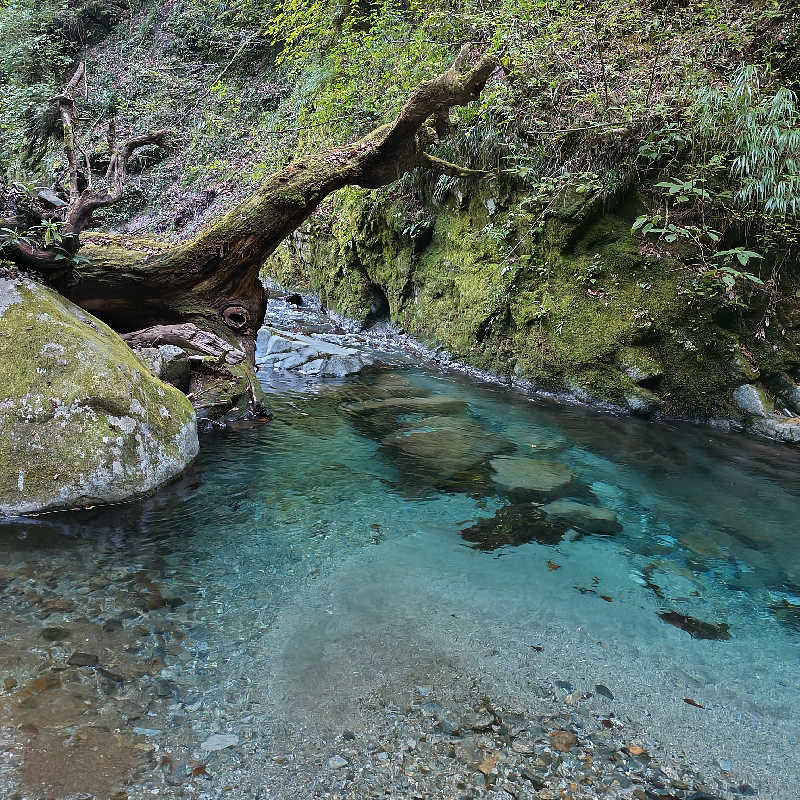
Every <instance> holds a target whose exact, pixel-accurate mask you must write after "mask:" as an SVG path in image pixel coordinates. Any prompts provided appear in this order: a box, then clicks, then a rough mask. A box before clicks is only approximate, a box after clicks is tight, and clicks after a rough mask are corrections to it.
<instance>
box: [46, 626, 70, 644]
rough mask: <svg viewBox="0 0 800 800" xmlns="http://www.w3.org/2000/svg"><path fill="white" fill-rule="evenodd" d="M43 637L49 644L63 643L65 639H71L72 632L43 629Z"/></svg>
mask: <svg viewBox="0 0 800 800" xmlns="http://www.w3.org/2000/svg"><path fill="white" fill-rule="evenodd" d="M41 636H42V638H43V639H45V640H46V641H48V642H61V641H63V640H64V639H69V637H70V636H71V634H70V632H69V631H68V630H67V629H66V628H59V627H55V626H53V627H48V628H42V632H41Z"/></svg>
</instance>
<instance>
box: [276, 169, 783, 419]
mask: <svg viewBox="0 0 800 800" xmlns="http://www.w3.org/2000/svg"><path fill="white" fill-rule="evenodd" d="M498 196H500V197H502V198H503V201H502V202H501V203H500V204H498V205H497V206H496V209H495V213H494V214H492V215H489V214H488V213H487V208H486V206H487V200H488V199H489V197H491V198H493V199H494V198H497V197H498ZM378 197H379V195H376V194H375V193H370V192H367V191H365V190H346V191H345V192H342V193H341V194H340V195H339V196H337V197H335V198H333V199H332V200H331V202H330V207H328V208H326V210H325V212H324V213H325V216H326V217H330V218H332V219H334V220H335V221H334V223H333V225H331V226H325V225H323V224H320V223H319V222H316V223H311V224H310V225H309V226H307V227H306V228H304V229H303V230H302V231H301V232H300V234H299V235H298V236H297V237H295V238H294V239H293V240H292V246H291V248H288V249H287V250H286V251H284V253H283V254H282V256H281V257H280V258H278V259H276V258H273V259H271V260H270V261H269V262H268V264H267V266H266V271H267V273H268V274H269V275H271V276H273V277H275V278H277V279H278V280H279V282H281V283H283V284H284V285H291V286H304V287H306V288H307V287H309V286H310V287H311V288H312V289H313V290H314V291H316V292H318V293H319V294H320V296H321V297H322V299H323V301H324V302H325V303H326V304H327V305H328V306H329V307H331V308H332V309H334V310H336V311H338V312H339V313H342V314H345V315H347V316H350V317H353V318H355V319H359V320H361V321H362V322H363V321H365V320H366V319H367V317H368V303H369V299H370V298H371V297H373V296H374V294H375V292H377V291H379V292H381V293H383V294H384V295H385V297H386V299H387V300H388V303H389V308H390V312H391V317H392V319H394V320H395V321H397V322H398V323H400V324H401V325H402V326H403V327H404V328H405V329H406V330H408V331H409V332H410V333H411V334H413V335H414V336H416V337H417V338H419V339H421V340H422V341H423V342H425V343H427V344H441V345H444V346H445V347H446V348H447V349H448V350H449V351H450V352H451V353H452V354H453V355H454V356H456V357H458V358H460V359H462V360H464V361H466V362H468V363H470V364H473V365H475V366H477V367H480V368H482V369H487V370H490V371H492V372H495V373H497V374H501V375H513V376H515V377H518V378H524V379H527V380H529V381H531V382H533V383H534V384H535V385H538V386H540V387H542V388H546V389H551V390H564V389H567V390H571V391H576V392H577V393H579V394H582V395H584V396H585V397H586V398H591V399H593V400H598V401H604V402H610V403H613V404H616V405H622V406H627V407H628V408H631V409H632V410H635V409H639V410H641V408H642V407H645V406H646V407H647V409H649V410H655V409H658V408H660V409H662V410H663V411H665V412H667V413H670V414H675V415H691V416H736V415H737V414H738V411H737V409H736V408H735V406H734V405H733V404H732V403H731V400H730V390H731V389H732V387H733V386H735V385H737V382H739V383H740V382H741V377H742V371H743V365H745V366H746V367H747V370H749V371H754V373H755V374H758V369H759V367H758V365H759V364H761V365H764V364H767V365H769V369H770V370H771V371H776V372H777V371H781V370H782V369H783V370H786V369H788V368H789V365H790V364H792V363H795V364H796V363H798V362H797V356H798V349H797V343H795V344H792V343H791V342H787V341H786V340H785V339H781V340H780V341H778V342H776V341H775V340H772V341H766V342H764V343H759V342H758V341H757V340H756V339H755V338H754V331H752V330H743V331H739V332H737V333H732V332H731V331H726V330H723V329H722V328H720V327H719V325H717V324H716V322H715V320H714V309H713V308H711V307H702V306H700V305H698V304H697V303H696V302H693V301H692V299H691V297H689V296H687V294H686V292H685V291H684V284H685V283H686V282H687V281H688V280H689V279H690V275H691V273H688V272H687V271H686V270H685V268H684V267H683V266H682V265H681V264H680V262H678V261H673V260H671V259H659V258H654V257H648V256H646V255H644V254H643V253H642V251H641V249H640V245H639V242H638V241H637V240H636V239H635V238H634V236H633V235H632V234H631V231H630V227H631V223H632V222H633V220H634V219H635V217H636V215H637V214H638V213H639V208H638V205H637V200H636V198H635V196H634V195H624V194H623V195H621V196H620V198H619V199H618V200H617V201H615V202H614V203H612V204H611V205H610V206H609V207H608V208H605V207H603V206H602V205H601V201H600V200H593V201H589V200H586V198H585V197H584V196H583V195H578V194H575V193H569V192H567V193H565V194H564V195H563V196H562V198H561V201H560V202H559V203H557V204H556V206H557V210H556V211H555V212H553V213H551V214H550V215H549V216H548V217H547V218H546V219H545V220H544V221H543V223H542V222H541V221H539V220H538V218H537V217H536V216H535V215H533V214H531V213H529V212H527V211H526V210H525V208H526V206H525V200H526V198H525V197H524V195H521V194H520V193H519V192H518V191H516V190H513V189H508V187H498V186H496V185H495V186H491V185H480V186H478V187H476V188H474V189H473V190H472V193H471V194H470V195H468V196H467V197H466V199H465V201H464V202H463V203H459V204H458V205H456V204H438V203H434V202H433V201H430V202H429V203H428V205H427V206H426V207H424V208H422V209H416V210H414V209H409V206H408V203H407V202H406V200H405V199H403V200H395V201H394V202H381V201H380V200H379V199H378ZM415 220H416V221H415ZM287 278H288V283H287ZM746 354H748V355H746ZM640 383H641V384H644V385H640Z"/></svg>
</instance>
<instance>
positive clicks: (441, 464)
mask: <svg viewBox="0 0 800 800" xmlns="http://www.w3.org/2000/svg"><path fill="white" fill-rule="evenodd" d="M423 399H427V398H423ZM382 444H383V446H384V447H385V448H387V449H388V450H389V451H391V452H392V453H394V454H396V455H397V456H398V457H400V458H402V459H404V460H406V461H410V462H411V466H412V469H413V470H414V471H416V472H420V473H423V474H425V475H427V476H428V477H430V478H431V479H436V480H446V479H448V478H452V477H453V476H454V475H456V474H458V473H459V472H463V471H465V470H468V469H470V468H471V467H474V466H476V465H477V464H479V463H480V462H481V461H484V460H485V459H486V458H487V457H488V456H491V455H494V454H496V453H500V452H503V451H504V450H510V449H511V448H512V447H513V445H512V444H511V443H510V442H507V441H506V440H505V439H502V438H501V437H499V436H497V435H495V434H493V433H490V432H489V431H487V430H485V429H484V428H482V427H481V426H480V425H476V424H475V423H473V422H470V421H469V420H465V419H458V418H449V417H429V418H427V419H423V420H422V421H421V422H419V423H418V424H417V425H416V426H413V427H412V426H409V427H407V428H405V429H404V430H401V431H400V432H399V433H396V434H393V435H391V436H387V437H386V438H384V439H383V442H382Z"/></svg>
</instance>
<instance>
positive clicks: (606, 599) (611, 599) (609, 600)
mask: <svg viewBox="0 0 800 800" xmlns="http://www.w3.org/2000/svg"><path fill="white" fill-rule="evenodd" d="M600 597H601V599H603V600H605V601H606V603H613V602H614V598H613V597H609V596H608V595H607V594H601V595H600Z"/></svg>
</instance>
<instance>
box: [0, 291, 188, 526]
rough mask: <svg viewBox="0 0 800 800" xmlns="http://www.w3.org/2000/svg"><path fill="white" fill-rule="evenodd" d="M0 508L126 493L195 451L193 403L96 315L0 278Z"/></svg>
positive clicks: (168, 474)
mask: <svg viewBox="0 0 800 800" xmlns="http://www.w3.org/2000/svg"><path fill="white" fill-rule="evenodd" d="M0 373H2V375H3V378H2V383H0V516H2V515H12V514H20V513H29V512H37V511H43V510H50V509H59V508H65V507H72V506H76V505H91V504H99V503H110V502H117V501H120V500H125V499H128V498H130V497H135V496H137V495H140V494H143V493H145V492H148V491H150V490H152V489H155V488H157V487H158V486H160V485H161V484H163V483H165V482H167V481H169V480H170V479H171V478H173V477H175V476H176V475H177V474H179V473H180V472H181V471H182V470H183V469H184V468H185V467H186V465H187V464H188V463H189V462H190V461H191V460H192V459H193V458H194V457H195V455H196V454H197V450H198V441H197V423H196V420H195V414H194V410H193V409H192V406H191V404H190V403H189V401H188V400H187V398H186V397H185V396H184V395H183V394H181V393H180V392H179V391H177V390H176V389H174V388H173V387H172V386H169V385H167V384H165V383H162V382H161V381H159V380H158V379H156V378H155V377H154V376H153V375H152V374H151V373H150V372H149V371H148V370H147V369H146V368H145V367H144V365H143V364H142V362H141V361H140V360H139V359H138V358H137V357H136V356H135V355H134V353H133V351H132V350H130V348H129V347H128V346H127V345H126V344H125V343H124V342H123V341H122V339H120V337H119V336H118V335H117V334H116V333H114V331H112V330H111V329H110V328H109V327H108V326H106V325H105V324H103V323H102V322H101V321H100V320H98V319H96V318H95V317H93V316H91V315H90V314H88V313H86V312H85V311H83V310H82V309H80V308H78V307H77V306H76V305H74V304H72V303H70V302H69V301H67V300H65V299H64V298H63V297H61V296H60V295H59V294H57V293H56V292H54V291H52V290H50V289H48V288H46V287H44V286H41V285H39V284H37V283H34V282H33V281H30V280H28V279H24V278H13V279H12V278H0Z"/></svg>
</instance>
